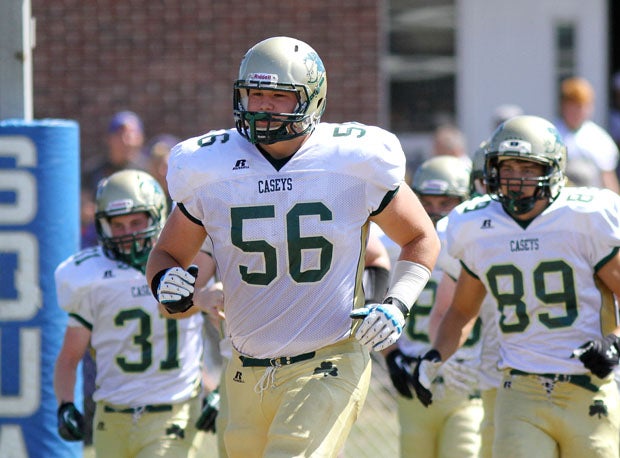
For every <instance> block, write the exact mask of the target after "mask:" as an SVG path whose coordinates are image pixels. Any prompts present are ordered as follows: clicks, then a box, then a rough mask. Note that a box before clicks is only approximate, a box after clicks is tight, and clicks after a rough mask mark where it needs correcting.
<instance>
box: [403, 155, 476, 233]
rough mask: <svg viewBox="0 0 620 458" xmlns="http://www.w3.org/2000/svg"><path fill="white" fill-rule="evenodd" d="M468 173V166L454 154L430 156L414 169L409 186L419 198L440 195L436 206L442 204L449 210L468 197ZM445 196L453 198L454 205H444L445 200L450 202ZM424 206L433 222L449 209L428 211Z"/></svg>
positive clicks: (444, 214)
mask: <svg viewBox="0 0 620 458" xmlns="http://www.w3.org/2000/svg"><path fill="white" fill-rule="evenodd" d="M470 173H471V172H470V169H469V167H466V166H465V163H464V162H463V161H461V160H460V159H458V158H456V157H454V156H435V157H431V158H430V159H427V160H426V161H424V162H423V163H422V164H421V165H420V166H419V167H418V169H417V170H416V172H415V174H414V176H413V180H412V182H411V188H412V189H413V191H414V192H415V193H416V194H417V195H418V197H419V198H420V200H427V199H424V198H425V197H442V198H443V199H442V200H440V199H437V202H436V208H437V207H441V206H443V207H444V208H446V207H450V208H449V210H451V209H452V208H454V206H456V205H457V204H459V203H460V202H463V201H465V200H467V199H469V196H470V182H469V180H470ZM446 198H455V200H454V202H453V203H454V205H453V206H450V205H446V204H447V202H450V201H449V200H447V199H446ZM425 208H426V210H427V213H428V215H429V217H430V218H431V220H432V221H433V223H435V224H436V223H437V221H439V220H440V219H441V218H443V217H444V216H446V215H447V214H448V213H449V210H448V211H443V212H433V211H429V209H428V207H427V206H426V205H425ZM446 209H447V208H446Z"/></svg>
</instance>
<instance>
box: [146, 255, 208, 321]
mask: <svg viewBox="0 0 620 458" xmlns="http://www.w3.org/2000/svg"><path fill="white" fill-rule="evenodd" d="M196 277H198V266H194V265H192V266H189V267H188V268H187V270H183V269H182V268H181V267H171V268H170V269H165V270H162V271H160V272H159V273H157V274H156V275H155V276H154V277H153V281H152V282H151V290H152V291H153V295H154V296H155V297H156V298H157V300H158V301H159V302H160V303H161V304H162V305H163V306H164V307H165V308H166V310H168V312H170V313H182V312H185V311H186V310H188V309H189V308H190V307H191V306H192V305H193V303H194V301H193V297H194V283H196Z"/></svg>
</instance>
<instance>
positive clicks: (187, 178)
mask: <svg viewBox="0 0 620 458" xmlns="http://www.w3.org/2000/svg"><path fill="white" fill-rule="evenodd" d="M230 137H231V133H230V132H229V131H226V130H217V131H210V132H207V133H206V134H205V135H203V136H200V137H194V138H190V139H188V140H185V141H183V142H181V143H179V144H177V145H176V146H175V147H174V148H173V149H172V150H171V151H170V158H169V160H168V172H167V174H166V181H167V183H168V192H169V193H170V197H171V198H172V200H173V201H174V202H177V203H181V204H183V209H184V211H183V213H185V214H186V216H188V217H190V219H192V220H193V221H195V222H198V221H202V220H203V219H204V213H205V211H204V209H203V207H202V203H201V201H200V199H199V195H200V193H198V192H197V188H198V187H199V186H201V185H202V184H203V183H205V181H206V180H208V179H209V178H210V177H211V176H212V175H213V174H214V170H216V169H217V168H216V167H214V165H215V164H213V163H212V162H210V161H212V160H213V158H214V156H216V155H214V154H212V152H213V151H218V150H219V146H220V145H221V144H227V143H229V142H230V141H232V140H229V139H230ZM244 141H245V140H244ZM206 146H209V148H206Z"/></svg>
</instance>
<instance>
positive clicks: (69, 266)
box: [54, 252, 94, 325]
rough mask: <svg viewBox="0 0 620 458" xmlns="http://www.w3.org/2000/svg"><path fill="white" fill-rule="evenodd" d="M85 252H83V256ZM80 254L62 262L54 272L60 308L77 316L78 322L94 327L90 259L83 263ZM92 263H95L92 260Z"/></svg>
mask: <svg viewBox="0 0 620 458" xmlns="http://www.w3.org/2000/svg"><path fill="white" fill-rule="evenodd" d="M82 253H84V252H81V253H80V254H82ZM78 259H79V254H78V255H74V256H71V257H70V258H68V259H67V260H65V261H64V262H62V263H61V264H60V265H59V266H58V267H57V268H56V270H55V272H54V279H55V281H56V296H57V299H58V306H59V307H60V308H61V309H63V310H64V311H65V312H67V313H69V314H71V315H76V316H77V317H78V321H80V322H83V323H84V324H85V325H92V323H93V313H92V306H91V302H92V301H91V297H92V295H91V291H92V286H93V280H94V278H93V276H92V275H91V273H92V270H91V267H92V266H91V263H89V262H88V261H89V259H87V260H86V261H84V263H81V262H79V261H78ZM90 261H93V260H92V259H90Z"/></svg>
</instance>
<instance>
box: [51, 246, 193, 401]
mask: <svg viewBox="0 0 620 458" xmlns="http://www.w3.org/2000/svg"><path fill="white" fill-rule="evenodd" d="M55 279H56V291H57V295H58V303H59V305H60V307H61V308H62V309H64V310H65V311H67V312H68V313H69V314H70V316H71V317H72V318H73V319H74V320H77V321H78V322H79V323H81V324H82V325H83V326H85V327H87V328H88V329H89V330H90V331H91V338H90V339H91V346H92V347H93V349H94V351H95V361H96V365H97V377H96V380H95V393H94V394H93V399H94V400H95V401H106V402H109V403H112V404H119V405H128V406H141V405H146V404H167V403H178V402H182V401H186V400H187V399H189V398H190V397H191V396H192V395H194V394H195V393H196V387H197V386H198V384H199V383H200V380H201V358H202V348H203V338H202V324H203V318H202V315H201V314H199V313H198V314H195V315H193V316H191V317H189V318H187V319H180V320H174V319H166V318H163V317H162V316H161V315H160V313H159V309H158V304H157V301H156V300H155V298H154V297H153V295H152V293H151V290H150V288H149V285H148V284H147V282H146V277H145V276H144V274H143V273H142V272H140V271H138V270H136V269H134V268H132V267H130V266H128V265H127V264H125V263H123V262H120V261H114V260H111V259H109V258H108V257H106V256H105V255H104V254H103V250H102V249H101V248H100V247H93V248H87V249H85V250H82V251H80V252H79V253H77V254H75V255H73V256H71V257H69V258H68V259H67V260H65V261H64V262H62V263H61V264H60V265H59V266H58V267H57V269H56V272H55Z"/></svg>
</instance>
